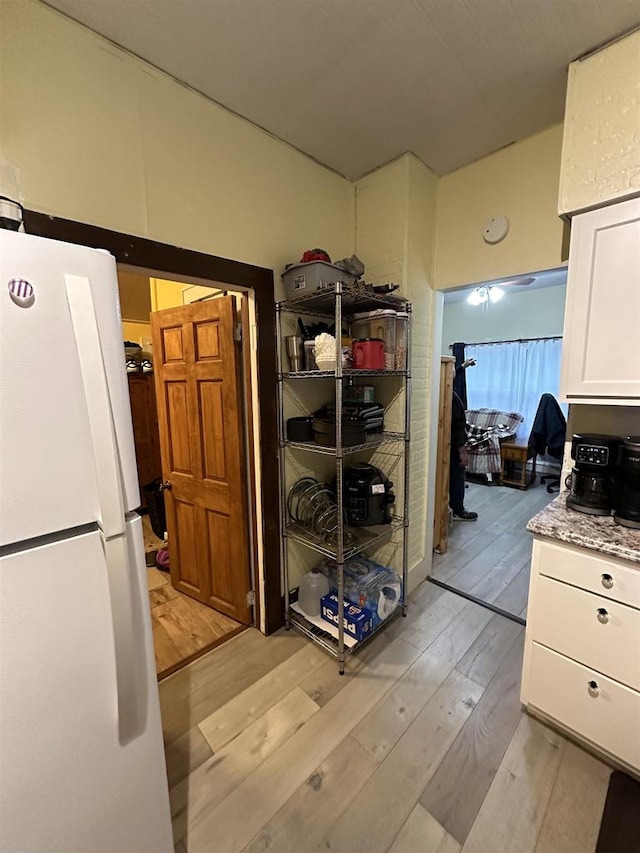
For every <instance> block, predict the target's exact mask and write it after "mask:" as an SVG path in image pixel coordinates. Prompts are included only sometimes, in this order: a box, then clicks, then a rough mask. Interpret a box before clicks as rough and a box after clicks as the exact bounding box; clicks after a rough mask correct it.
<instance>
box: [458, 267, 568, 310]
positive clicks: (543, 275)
mask: <svg viewBox="0 0 640 853" xmlns="http://www.w3.org/2000/svg"><path fill="white" fill-rule="evenodd" d="M520 278H521V279H523V278H533V281H532V282H531V283H530V284H524V285H520V284H510V283H509V282H514V281H517V279H514V278H513V277H511V278H496V279H493V280H492V281H479V282H477V283H476V284H468V285H465V286H464V287H459V288H457V289H456V290H447V291H446V292H445V294H444V301H445V303H449V302H464V301H465V300H466V298H467V296H469V294H470V293H471V291H472V290H475V288H476V287H481V286H482V285H491V286H493V285H499V286H500V287H504V289H505V291H506V292H507V293H509V294H510V295H512V294H517V293H527V292H529V291H531V290H539V289H540V288H541V287H558V285H561V284H566V283H567V267H566V266H563V267H557V268H556V269H552V270H542V272H532V273H530V274H529V275H528V276H520Z"/></svg>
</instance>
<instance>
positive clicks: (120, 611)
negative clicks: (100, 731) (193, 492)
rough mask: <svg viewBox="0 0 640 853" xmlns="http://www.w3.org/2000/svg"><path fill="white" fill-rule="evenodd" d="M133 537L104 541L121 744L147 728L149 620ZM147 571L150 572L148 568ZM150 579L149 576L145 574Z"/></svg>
mask: <svg viewBox="0 0 640 853" xmlns="http://www.w3.org/2000/svg"><path fill="white" fill-rule="evenodd" d="M133 533H134V531H131V532H130V534H125V535H124V536H119V537H117V538H115V539H108V540H105V541H104V550H105V557H106V562H107V575H108V580H109V595H110V598H111V619H112V622H113V643H114V653H115V664H116V684H117V688H118V690H117V695H118V737H119V740H120V744H121V745H122V746H124V745H125V744H127V743H129V742H130V741H132V740H133V739H134V738H136V737H138V736H139V735H141V734H142V733H143V732H144V731H145V729H146V726H147V714H148V699H149V672H148V666H147V659H146V648H147V646H146V642H145V628H146V624H145V617H144V612H143V607H144V604H143V599H142V596H143V594H144V595H145V596H146V587H145V589H144V590H142V589H141V583H140V573H139V572H138V571H137V570H136V552H138V553H140V554H141V553H142V549H139V548H136V542H135V541H134V540H133V537H132V534H133ZM145 572H146V569H145ZM142 578H143V579H146V574H144V575H142Z"/></svg>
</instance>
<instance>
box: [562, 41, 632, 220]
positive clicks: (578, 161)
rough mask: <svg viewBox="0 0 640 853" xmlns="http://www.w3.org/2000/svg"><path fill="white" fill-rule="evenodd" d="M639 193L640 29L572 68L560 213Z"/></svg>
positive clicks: (568, 84) (563, 143)
mask: <svg viewBox="0 0 640 853" xmlns="http://www.w3.org/2000/svg"><path fill="white" fill-rule="evenodd" d="M638 192H640V30H637V31H636V32H634V33H631V34H630V35H628V36H626V38H623V39H621V40H620V41H617V42H615V43H614V44H612V45H610V46H609V47H607V48H605V49H604V50H600V51H598V52H596V53H594V54H592V55H591V56H588V57H586V58H585V59H582V60H578V61H577V62H572V63H571V65H570V66H569V79H568V83H567V102H566V110H565V117H564V133H563V140H562V166H561V171H560V193H559V200H558V207H559V212H560V213H561V214H573V213H576V212H579V211H584V210H587V209H589V208H592V207H597V206H598V205H601V204H607V203H610V202H612V201H615V200H617V199H619V200H622V199H624V198H628V197H629V196H632V195H633V194H634V193H638Z"/></svg>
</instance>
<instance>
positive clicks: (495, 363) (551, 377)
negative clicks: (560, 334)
mask: <svg viewBox="0 0 640 853" xmlns="http://www.w3.org/2000/svg"><path fill="white" fill-rule="evenodd" d="M561 354H562V339H561V338H554V339H547V340H532V341H516V342H513V343H493V344H475V345H472V346H467V347H465V358H475V359H476V364H475V367H469V368H467V371H466V376H467V404H468V407H469V408H470V409H482V408H486V409H498V410H500V411H503V412H519V413H520V414H521V415H523V417H524V423H523V424H522V425H521V426H520V429H519V430H518V437H519V438H528V436H529V433H530V432H531V427H532V426H533V420H534V418H535V414H536V410H537V408H538V403H539V402H540V397H541V396H542V395H543V394H553V396H554V397H556V398H557V397H558V394H559V390H560V356H561ZM562 409H563V411H564V413H565V416H566V414H567V408H566V406H562Z"/></svg>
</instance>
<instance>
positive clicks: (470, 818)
mask: <svg viewBox="0 0 640 853" xmlns="http://www.w3.org/2000/svg"><path fill="white" fill-rule="evenodd" d="M514 579H515V578H512V579H511V581H510V582H509V584H510V583H512V582H513V580H514ZM509 584H506V587H505V589H507V588H508V586H509ZM522 645H523V629H522V628H521V627H520V626H519V625H517V624H515V623H513V622H510V621H509V620H507V619H504V618H503V617H501V616H497V615H495V614H493V613H491V612H490V611H488V610H486V609H484V608H482V607H480V606H479V605H476V604H474V603H471V602H468V601H465V600H464V599H462V598H460V597H459V596H455V595H453V594H452V593H449V592H446V591H443V590H442V589H439V588H438V587H435V586H434V585H433V584H429V583H425V584H423V585H421V586H420V587H419V588H418V590H416V592H415V593H414V595H413V596H412V597H411V599H410V601H409V613H408V616H407V618H405V619H403V618H399V619H397V620H395V621H394V622H393V623H391V624H390V625H389V626H388V628H387V629H386V630H385V631H382V632H381V633H380V634H379V635H378V636H376V637H375V638H374V639H373V640H372V641H371V643H370V644H368V646H367V647H365V648H364V649H363V650H362V654H361V655H359V656H356V657H354V659H353V660H351V661H350V662H349V668H348V671H347V674H346V675H345V676H344V677H339V676H338V675H337V667H336V663H335V661H333V660H331V659H330V658H327V657H325V656H324V655H323V654H321V653H320V652H319V650H318V649H317V648H316V647H314V646H313V645H311V644H310V643H309V642H308V641H307V640H305V639H303V638H301V637H299V636H298V635H296V634H294V633H293V632H291V633H287V632H285V631H282V632H279V633H278V634H276V635H275V636H273V637H269V638H266V637H263V636H262V635H261V634H259V633H258V632H257V631H256V630H254V629H249V630H246V631H244V632H243V633H242V634H239V635H238V636H236V637H234V638H233V639H231V640H230V641H229V642H227V643H225V644H224V645H223V646H220V647H219V648H217V649H215V650H214V651H212V652H210V653H208V654H206V655H205V656H203V657H201V658H200V659H199V660H197V661H195V662H194V663H192V664H190V665H189V666H187V667H185V668H183V669H182V670H180V671H179V672H176V673H175V674H173V675H171V676H169V677H168V678H166V679H164V680H163V681H162V682H161V684H160V699H161V707H162V715H163V724H164V735H165V746H166V754H167V764H168V775H169V782H170V793H171V803H172V812H173V821H174V824H173V825H174V841H175V844H176V850H177V851H180V853H199V851H207V852H208V851H211V850H216V851H220V853H241V851H244V853H265V851H270V852H271V851H272V852H273V853H305V851H308V853H326V851H331V853H356V851H357V853H360V851H362V850H367V851H368V853H389V851H390V853H459V851H461V850H462V851H463V853H469V851H482V853H489V851H490V853H593V851H594V850H595V844H596V839H597V834H598V830H599V824H600V817H601V813H602V808H603V805H604V798H605V794H606V789H607V785H608V777H609V773H610V770H609V768H608V767H606V766H605V765H604V764H602V763H601V762H600V761H598V760H597V759H595V758H593V757H592V756H590V755H588V754H587V753H585V752H583V751H582V750H581V749H579V748H578V747H576V746H574V745H573V744H570V743H568V742H567V741H566V740H565V739H564V738H563V737H561V736H560V735H558V734H556V733H555V732H553V731H551V730H550V729H548V728H547V727H546V726H544V725H543V724H542V723H540V722H538V721H536V720H533V719H531V718H529V717H528V716H526V715H525V714H523V712H522V710H521V708H520V704H519V685H520V668H521V662H522Z"/></svg>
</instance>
